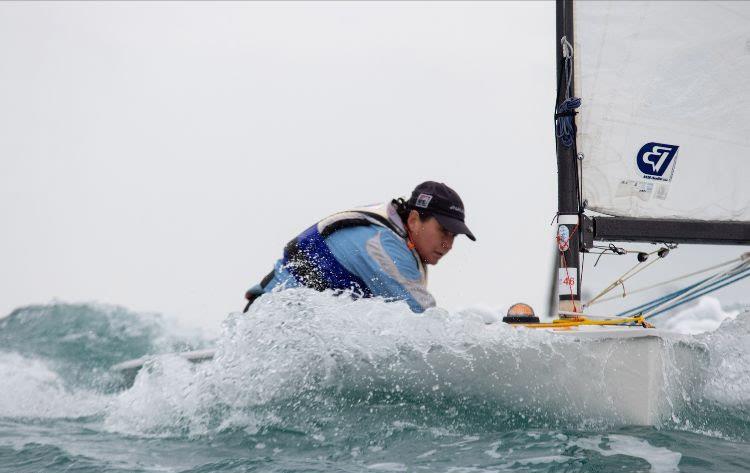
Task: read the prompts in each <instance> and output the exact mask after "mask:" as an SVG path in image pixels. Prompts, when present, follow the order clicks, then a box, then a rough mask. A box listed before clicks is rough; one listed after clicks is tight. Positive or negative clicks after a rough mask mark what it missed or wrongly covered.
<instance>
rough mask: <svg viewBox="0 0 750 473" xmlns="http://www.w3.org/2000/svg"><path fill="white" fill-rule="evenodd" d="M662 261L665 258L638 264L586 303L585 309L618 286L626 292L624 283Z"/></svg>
mask: <svg viewBox="0 0 750 473" xmlns="http://www.w3.org/2000/svg"><path fill="white" fill-rule="evenodd" d="M662 259H663V258H658V259H652V260H651V261H642V262H639V263H637V264H636V265H635V266H633V267H632V268H630V269H629V270H627V271H625V273H624V274H623V275H622V276H620V277H619V278H617V279H616V280H615V281H614V282H613V283H612V284H610V285H609V286H607V287H606V288H604V289H603V290H602V291H601V292H600V293H599V294H597V295H596V296H594V297H592V298H591V299H589V300H588V302H586V303H585V304H583V306H584V307H588V306H590V305H591V304H593V303H594V302H596V301H597V300H599V299H600V298H601V297H603V296H604V295H605V294H607V293H609V292H610V291H612V290H613V289H615V288H616V287H617V286H622V287H623V291H624V290H625V285H624V284H623V283H624V282H625V281H627V280H628V279H630V278H632V277H633V276H635V275H636V274H638V273H640V272H641V271H643V270H644V269H646V268H648V267H649V266H651V265H652V264H654V263H656V262H657V261H661V260H662Z"/></svg>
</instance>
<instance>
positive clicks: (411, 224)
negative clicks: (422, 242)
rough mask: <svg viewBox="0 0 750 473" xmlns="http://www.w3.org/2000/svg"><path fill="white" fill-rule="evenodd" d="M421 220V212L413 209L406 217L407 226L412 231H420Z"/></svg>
mask: <svg viewBox="0 0 750 473" xmlns="http://www.w3.org/2000/svg"><path fill="white" fill-rule="evenodd" d="M421 222H422V219H420V218H419V212H417V211H416V210H412V211H411V212H409V216H408V217H407V219H406V228H408V229H409V232H411V233H418V232H419V228H420V227H421Z"/></svg>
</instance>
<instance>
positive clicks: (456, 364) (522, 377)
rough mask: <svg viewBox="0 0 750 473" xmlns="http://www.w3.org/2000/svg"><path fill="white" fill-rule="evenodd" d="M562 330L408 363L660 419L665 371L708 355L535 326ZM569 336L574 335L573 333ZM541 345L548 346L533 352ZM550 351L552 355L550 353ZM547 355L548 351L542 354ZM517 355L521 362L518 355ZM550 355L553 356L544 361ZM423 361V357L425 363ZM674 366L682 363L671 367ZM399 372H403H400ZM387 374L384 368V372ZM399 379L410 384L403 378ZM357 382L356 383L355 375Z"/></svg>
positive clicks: (201, 357) (530, 397)
mask: <svg viewBox="0 0 750 473" xmlns="http://www.w3.org/2000/svg"><path fill="white" fill-rule="evenodd" d="M534 330H545V331H549V332H551V333H552V334H553V335H554V337H564V338H561V341H564V342H565V343H560V344H556V343H554V342H553V343H552V344H547V343H542V344H540V345H538V346H537V345H536V344H534V343H532V344H530V345H529V346H527V347H525V348H522V349H520V350H516V351H512V353H513V355H514V357H517V359H516V360H515V361H516V363H511V364H509V361H512V360H509V359H508V353H509V352H508V351H507V350H506V351H502V352H495V351H492V350H489V351H488V350H486V347H485V348H481V347H473V348H469V350H468V353H467V354H469V356H468V357H466V358H463V357H458V358H457V357H456V355H455V353H450V352H446V351H444V350H442V349H440V348H437V347H436V349H435V350H434V351H433V350H430V352H429V353H426V354H424V356H423V357H420V358H419V359H417V360H415V364H414V366H412V367H410V370H411V371H412V373H413V376H412V377H411V382H413V384H414V387H415V388H416V389H420V387H424V386H432V385H434V384H436V381H438V378H437V377H436V376H435V373H440V375H439V381H442V383H444V384H443V386H450V389H452V390H453V391H454V392H457V393H459V394H468V395H471V396H482V397H486V398H488V399H489V398H492V399H498V400H501V401H503V400H511V405H510V406H509V407H512V405H513V403H514V402H516V400H522V401H520V404H518V405H516V407H523V406H524V405H528V403H529V402H534V403H536V404H535V405H536V406H542V408H543V409H547V410H548V409H555V410H557V411H558V412H559V413H560V414H561V416H562V417H563V418H572V419H576V418H578V419H587V420H591V419H598V418H600V419H604V420H605V421H607V422H612V421H614V422H616V423H618V424H625V425H658V424H659V422H660V420H662V419H664V418H665V417H666V416H669V414H670V412H671V408H672V407H673V406H671V404H670V401H669V400H670V392H669V391H670V389H671V386H670V382H669V380H670V377H672V378H679V381H678V385H679V386H678V388H679V389H683V390H685V389H687V390H688V392H694V389H695V388H696V387H699V386H696V385H697V384H698V383H700V380H701V379H704V377H703V376H699V375H698V376H696V375H693V374H691V372H693V373H698V371H699V370H700V369H702V365H703V363H704V362H705V360H706V356H705V355H706V351H705V349H704V348H703V346H702V345H700V344H697V343H695V342H692V341H690V340H689V339H687V338H685V337H682V336H680V335H677V334H673V333H669V332H664V331H661V330H658V329H646V328H642V327H618V326H606V327H603V326H579V327H573V328H570V329H565V330H559V329H534ZM571 339H572V340H571ZM570 342H573V343H570ZM577 342H580V344H579V343H577ZM539 350H552V352H553V353H550V352H549V351H548V352H547V353H546V354H544V355H543V359H539V356H540V351H539ZM214 353H215V350H213V349H206V350H198V351H193V352H184V353H180V354H179V356H181V357H183V358H184V359H186V360H189V361H192V362H201V361H206V360H210V359H212V358H213V356H214ZM553 356H554V357H553ZM548 357H550V358H548ZM154 358H155V356H147V357H143V358H139V359H137V360H131V361H127V362H124V363H120V364H118V365H115V366H113V368H112V369H113V370H115V371H118V372H120V373H122V374H123V375H124V376H125V377H126V379H127V380H128V381H127V382H128V384H132V382H133V379H134V378H135V376H136V374H137V373H138V371H139V370H140V369H141V368H142V367H143V366H144V364H145V363H147V362H148V361H149V360H153V359H154ZM519 360H520V363H519ZM550 360H552V362H551V363H550ZM425 363H426V365H425ZM675 366H680V367H683V368H684V367H687V369H688V371H685V370H683V371H681V372H678V373H674V372H672V370H674V367H675ZM371 368H373V367H372V366H369V367H368V366H361V367H358V370H359V371H358V372H359V374H360V375H361V377H362V380H363V383H364V384H363V386H365V387H366V386H367V385H368V383H369V381H366V380H372V379H378V378H380V379H385V378H384V377H383V373H382V372H380V373H379V372H377V371H373V372H369V369H371ZM400 375H403V373H401V374H400ZM386 378H387V376H386ZM399 382H401V383H405V384H409V381H407V380H404V379H401V380H400V381H399ZM355 384H356V383H355Z"/></svg>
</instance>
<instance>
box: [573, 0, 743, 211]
mask: <svg viewBox="0 0 750 473" xmlns="http://www.w3.org/2000/svg"><path fill="white" fill-rule="evenodd" d="M574 19H575V32H574V39H575V44H574V46H575V49H574V50H575V56H574V57H575V90H576V95H577V96H578V97H581V99H582V106H581V108H580V115H579V116H578V119H577V122H578V133H579V134H578V138H577V149H578V152H579V153H583V154H584V159H583V162H582V190H583V198H584V200H586V201H587V208H589V209H591V210H594V211H598V212H601V213H604V214H608V215H613V216H621V217H646V218H676V219H698V220H735V221H750V2H735V1H729V2H711V3H709V2H692V1H689V2H662V1H645V2H637V1H628V2H618V1H613V2H604V1H602V2H583V1H579V2H576V3H575V10H574Z"/></svg>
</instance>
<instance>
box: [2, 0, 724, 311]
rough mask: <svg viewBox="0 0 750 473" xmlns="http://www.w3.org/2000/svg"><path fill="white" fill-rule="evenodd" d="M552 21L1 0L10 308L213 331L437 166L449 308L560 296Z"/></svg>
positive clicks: (423, 10) (489, 9) (360, 8)
mask: <svg viewBox="0 0 750 473" xmlns="http://www.w3.org/2000/svg"><path fill="white" fill-rule="evenodd" d="M554 24H555V23H554V3H552V2H548V3H531V2H523V3H510V2H498V3H490V2H480V3H447V2H438V3H422V2H419V3H396V2H383V3H364V2H354V3H345V2H331V3H323V4H312V3H292V2H283V3H273V4H270V3H268V4H264V3H237V2H231V3H223V4H217V3H210V4H209V3H205V4H204V3H196V2H189V3H176V2H170V3H161V4H159V3H157V4H154V3H145V2H134V3H89V2H85V3H41V2H35V3H2V4H0V192H1V193H2V194H1V195H0V197H1V199H0V219H1V220H0V221H1V222H2V227H0V315H5V314H7V313H9V312H10V311H11V310H12V309H14V308H16V307H18V306H22V305H26V304H31V303H45V302H49V301H51V300H53V299H59V300H62V301H69V302H77V301H99V302H106V303H114V304H119V305H123V306H125V307H129V308H131V309H134V310H148V311H156V312H161V313H165V314H168V315H171V316H176V317H179V318H181V319H182V320H184V321H186V322H191V323H199V324H202V325H206V324H214V325H218V322H219V321H220V320H222V319H223V318H224V317H225V316H226V314H227V313H229V312H231V311H235V310H238V309H239V308H241V306H242V304H243V293H244V291H245V289H247V288H248V287H249V286H251V285H253V284H255V283H256V282H257V281H258V280H259V279H260V278H261V277H262V276H263V275H265V274H266V273H267V272H268V271H269V270H270V269H271V265H272V264H273V263H274V261H275V260H276V259H277V258H278V257H279V256H280V254H281V250H282V248H283V245H284V244H285V243H286V242H287V241H288V240H289V239H290V238H292V237H293V236H295V235H296V234H297V233H299V232H300V231H301V230H303V229H304V228H306V227H307V226H309V225H310V224H312V223H313V222H315V221H316V220H318V219H319V218H322V217H324V216H326V215H328V214H330V213H333V212H335V211H338V210H343V209H346V208H349V207H352V206H357V205H361V204H367V203H373V202H378V201H385V200H388V199H390V198H393V197H396V196H400V195H408V194H409V193H410V192H411V189H412V188H413V187H414V185H415V184H417V183H419V182H421V181H424V180H438V181H443V182H445V183H447V184H448V185H450V186H451V187H453V188H454V189H456V190H457V191H458V192H459V194H460V195H461V196H462V197H463V200H464V203H465V206H466V210H467V222H468V224H469V226H470V228H471V229H472V230H473V232H474V234H475V235H476V236H477V238H478V241H477V242H476V243H472V242H470V241H469V240H468V239H466V238H463V237H460V238H459V239H457V241H456V244H455V245H454V250H453V251H452V253H451V254H450V255H448V256H447V257H446V258H444V259H443V261H441V263H440V265H438V266H436V267H433V268H432V271H431V274H430V288H431V290H432V292H433V293H434V294H435V296H436V298H437V300H438V304H439V305H441V306H443V307H446V308H459V307H466V306H482V307H489V308H501V307H507V306H508V305H510V304H512V303H514V302H518V301H527V302H530V303H532V305H534V306H535V307H537V308H538V310H541V309H543V308H544V306H545V305H546V299H547V289H548V285H549V279H550V265H551V260H552V257H553V256H552V245H553V234H554V232H553V231H552V227H550V221H551V220H552V218H553V216H554V213H555V210H556V205H557V199H556V168H555V166H556V164H555V148H554V141H553V137H554V135H553V128H552V112H553V106H554V94H555V85H556V84H555V60H554V52H555V51H554V46H555V40H554ZM691 251H692V250H691ZM736 253H737V249H736V248H734V249H720V250H713V249H710V250H704V251H703V252H702V253H696V252H694V253H691V254H692V255H693V256H692V257H691V258H689V259H690V260H695V259H696V258H698V259H700V258H704V259H705V260H707V261H711V260H712V259H715V258H725V255H729V256H731V255H732V254H736ZM698 254H699V255H700V256H695V255H698ZM727 257H728V256H727ZM606 282H607V283H608V282H609V281H606ZM598 285H605V283H604V281H602V282H601V283H598Z"/></svg>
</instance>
